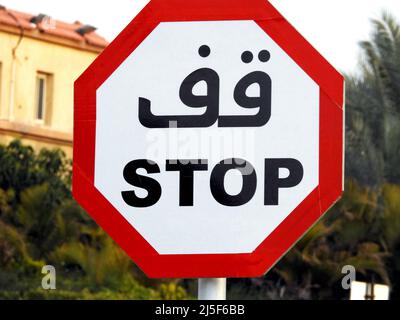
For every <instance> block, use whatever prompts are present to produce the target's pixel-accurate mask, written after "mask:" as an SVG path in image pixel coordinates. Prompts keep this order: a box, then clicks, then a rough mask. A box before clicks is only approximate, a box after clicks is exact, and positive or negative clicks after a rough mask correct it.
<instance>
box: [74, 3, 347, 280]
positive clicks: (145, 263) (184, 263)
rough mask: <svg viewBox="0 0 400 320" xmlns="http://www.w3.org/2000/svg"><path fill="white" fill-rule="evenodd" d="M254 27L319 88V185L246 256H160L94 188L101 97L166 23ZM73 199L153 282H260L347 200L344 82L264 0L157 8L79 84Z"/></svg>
mask: <svg viewBox="0 0 400 320" xmlns="http://www.w3.org/2000/svg"><path fill="white" fill-rule="evenodd" d="M213 20H219V21H220V20H254V21H255V22H256V23H257V24H258V25H259V26H260V28H262V29H263V30H264V31H265V32H266V33H267V34H268V35H269V36H270V37H271V38H272V39H273V40H274V41H275V42H276V43H278V44H279V45H280V47H281V48H282V49H283V50H284V51H285V52H286V53H287V54H288V55H289V56H290V57H291V58H292V59H293V60H294V61H295V62H296V63H297V64H298V65H299V66H300V67H301V68H302V69H303V70H304V71H305V72H306V73H307V74H308V75H309V76H310V77H311V78H312V79H313V80H314V81H315V82H316V83H317V84H318V85H319V86H320V143H319V148H320V156H319V185H318V187H317V188H316V189H315V190H313V192H311V194H310V195H309V196H308V197H307V198H306V199H305V200H304V201H303V202H302V203H301V204H300V205H299V206H298V207H297V208H296V209H295V210H294V211H293V212H292V213H291V214H290V215H289V216H288V217H287V218H286V219H285V220H284V221H283V222H282V223H281V224H280V225H279V226H278V227H277V228H276V229H275V230H274V231H273V232H272V233H271V234H270V235H269V236H268V237H267V238H266V239H265V240H264V241H263V242H262V243H261V244H260V245H259V246H258V247H257V249H256V250H254V251H253V252H252V253H247V254H187V255H186V254H185V255H161V254H159V253H158V252H157V251H156V250H155V249H154V248H153V247H152V246H151V245H150V244H149V243H148V242H147V241H146V240H145V239H144V238H143V237H142V236H141V235H140V234H139V232H138V231H137V230H135V229H134V227H133V226H132V225H130V224H129V223H128V222H127V221H126V220H125V218H123V216H122V215H121V214H120V213H119V212H118V211H117V210H116V209H115V208H114V207H113V206H112V205H111V204H110V203H109V201H108V200H107V199H106V198H105V197H104V196H103V195H102V194H101V193H100V192H99V191H98V190H97V189H96V187H95V186H94V164H95V133H96V91H97V88H99V87H100V86H101V85H102V84H103V83H104V81H105V80H106V79H107V78H108V77H109V76H110V75H111V74H112V73H113V72H114V70H115V69H117V68H118V66H119V65H120V64H121V63H122V62H123V61H124V60H125V59H126V58H127V57H128V56H129V55H130V53H132V52H133V51H134V50H135V49H136V48H137V47H138V46H139V45H140V43H142V41H143V40H144V39H145V38H146V37H147V36H148V35H149V34H150V33H151V32H152V31H153V30H154V29H155V28H156V27H157V26H158V24H159V23H161V22H171V21H213ZM74 103H75V107H74V111H75V113H74V152H73V156H74V158H73V195H74V197H75V199H76V200H77V201H78V203H79V204H80V205H81V206H82V207H83V208H84V209H85V210H86V211H87V212H88V213H89V214H90V215H91V216H92V217H93V218H94V219H95V221H96V222H97V223H98V224H99V225H100V226H101V227H102V228H103V229H104V230H105V231H106V232H107V233H108V234H109V235H110V236H111V237H112V238H113V239H114V240H115V241H116V242H117V243H118V244H119V246H121V248H122V249H124V250H125V252H126V253H127V254H128V255H129V256H130V257H131V258H132V260H133V261H134V262H135V263H136V264H137V265H138V266H139V267H140V268H141V269H142V270H143V271H144V272H145V273H146V275H147V276H149V277H151V278H199V277H201V278H203V277H204V278H210V277H258V276H262V275H263V274H265V273H266V272H267V271H268V270H269V269H270V268H272V267H273V265H274V264H275V263H276V262H277V261H278V260H279V259H280V258H281V257H282V256H283V255H284V254H285V253H286V252H287V251H288V250H289V249H290V248H291V247H292V246H293V245H294V244H295V243H296V242H297V241H298V239H300V238H301V236H302V235H303V234H304V233H305V232H307V230H308V229H309V228H310V227H312V226H313V225H314V223H316V222H317V221H318V220H319V219H320V218H321V217H322V215H323V214H324V213H325V212H326V211H327V210H328V209H329V208H330V207H331V206H332V205H333V204H334V203H335V202H336V201H337V200H338V199H339V198H340V196H341V194H342V191H343V145H344V139H343V114H344V79H343V76H342V75H341V74H340V73H338V72H337V71H336V70H335V69H334V68H333V67H332V66H331V65H330V64H329V63H328V62H327V61H326V60H325V59H324V58H323V57H322V56H321V55H320V54H319V53H318V52H317V51H316V50H315V49H314V48H313V47H312V46H311V45H310V44H309V43H308V42H307V41H306V40H305V39H304V38H303V37H302V36H301V35H300V34H299V33H298V32H297V31H296V30H295V29H294V28H293V27H292V26H291V25H290V24H289V23H288V22H287V21H286V20H285V19H284V18H283V17H282V15H281V14H280V13H279V12H278V11H277V10H276V9H275V8H274V7H273V6H272V5H271V4H270V3H269V2H267V1H265V0H246V1H244V0H190V1H188V0H168V1H165V0H152V1H151V2H150V3H149V4H148V5H147V6H146V7H145V8H144V9H143V10H142V11H141V12H140V13H139V15H138V16H136V18H135V19H134V20H133V21H132V22H131V23H130V24H129V25H128V26H127V27H126V28H125V29H124V30H123V31H122V33H121V34H120V35H119V36H118V37H117V38H116V39H115V40H114V41H113V42H112V43H111V44H110V45H109V46H108V47H107V48H106V49H105V50H104V51H103V52H102V54H100V56H99V57H98V58H97V59H96V60H95V61H94V62H93V63H92V64H91V65H90V66H89V68H88V69H87V70H86V71H85V72H84V73H83V74H82V75H81V76H80V77H79V79H78V80H77V81H76V82H75V96H74Z"/></svg>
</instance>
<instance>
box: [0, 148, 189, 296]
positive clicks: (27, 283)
mask: <svg viewBox="0 0 400 320" xmlns="http://www.w3.org/2000/svg"><path fill="white" fill-rule="evenodd" d="M0 170H1V171H0V299H186V298H188V297H189V296H188V294H187V293H186V291H185V289H183V288H182V287H181V286H179V285H177V284H176V283H164V282H161V281H158V282H157V281H155V282H153V283H150V284H149V283H145V281H143V276H142V275H141V273H140V272H139V271H138V270H137V268H136V267H135V266H134V264H133V263H132V261H131V260H130V258H129V257H128V256H127V255H126V254H125V253H124V252H123V251H122V250H121V249H120V248H119V247H118V246H117V245H116V244H115V243H114V242H113V241H112V240H111V238H110V237H108V236H107V235H106V234H105V233H104V232H103V231H102V230H101V229H100V228H99V227H98V226H97V225H96V223H95V222H94V221H93V220H92V219H91V218H90V217H89V216H88V215H87V214H86V212H85V211H84V210H82V208H81V207H80V206H79V205H78V204H77V203H76V202H75V201H74V200H73V199H72V197H71V192H70V187H71V163H70V161H69V160H67V159H66V158H65V154H64V153H63V152H61V151H59V150H47V149H42V150H41V151H40V152H39V153H35V152H34V151H33V149H32V148H30V147H27V146H24V145H22V144H21V142H19V141H13V142H11V143H10V144H9V145H8V146H0ZM46 264H51V265H54V266H55V267H56V270H57V282H56V283H57V289H56V290H50V291H48V290H44V289H42V288H41V280H42V277H43V275H42V274H41V269H42V267H43V266H44V265H46Z"/></svg>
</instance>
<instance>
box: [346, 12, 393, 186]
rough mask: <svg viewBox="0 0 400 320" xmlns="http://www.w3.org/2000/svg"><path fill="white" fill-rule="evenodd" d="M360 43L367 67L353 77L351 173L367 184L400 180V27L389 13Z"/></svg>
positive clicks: (349, 100)
mask: <svg viewBox="0 0 400 320" xmlns="http://www.w3.org/2000/svg"><path fill="white" fill-rule="evenodd" d="M372 23H373V32H372V35H371V39H370V40H369V41H363V42H361V43H360V46H361V49H362V58H363V60H362V63H361V72H360V74H358V75H353V76H348V77H347V112H346V117H347V122H346V138H347V142H348V147H347V150H346V155H347V160H348V161H347V163H346V165H347V174H348V176H351V177H353V178H356V179H357V181H359V182H360V183H361V184H364V185H370V186H378V185H380V184H381V183H383V182H384V181H387V182H391V183H400V166H399V165H398V164H399V161H400V123H399V121H400V26H399V24H398V23H397V21H396V19H395V18H394V17H393V16H392V15H390V14H388V13H383V14H382V18H381V20H373V21H372Z"/></svg>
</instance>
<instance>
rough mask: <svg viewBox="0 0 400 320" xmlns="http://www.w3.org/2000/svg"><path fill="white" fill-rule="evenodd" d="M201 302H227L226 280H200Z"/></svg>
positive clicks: (199, 293)
mask: <svg viewBox="0 0 400 320" xmlns="http://www.w3.org/2000/svg"><path fill="white" fill-rule="evenodd" d="M198 296H199V300H226V278H205V279H199V288H198Z"/></svg>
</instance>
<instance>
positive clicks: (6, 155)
mask: <svg viewBox="0 0 400 320" xmlns="http://www.w3.org/2000/svg"><path fill="white" fill-rule="evenodd" d="M271 2H272V3H273V4H274V5H275V6H276V7H277V8H278V9H279V10H280V11H281V13H282V14H283V15H285V16H286V17H287V18H288V20H289V21H290V22H291V23H292V24H293V25H294V26H295V27H296V28H297V29H298V30H299V31H300V32H301V33H302V34H303V35H304V36H305V37H306V38H307V39H308V40H309V41H310V42H311V43H312V44H313V45H314V46H315V47H316V49H317V50H319V51H320V52H321V53H322V54H323V55H324V56H325V57H326V58H327V59H328V60H329V61H330V62H331V63H332V64H333V65H334V66H335V67H336V68H338V69H339V70H340V71H341V72H342V73H343V74H344V75H345V76H346V188H345V193H344V196H343V198H342V200H341V201H340V202H339V203H338V204H336V205H335V206H334V207H333V208H332V209H331V210H330V212H328V213H327V215H326V216H325V218H323V219H322V220H321V221H320V222H319V223H318V224H317V225H316V226H315V227H314V228H313V229H312V230H311V231H309V232H308V233H307V235H306V236H305V237H304V238H303V239H302V240H301V241H300V242H299V243H297V245H296V246H295V247H294V248H293V249H292V250H291V251H290V252H289V253H288V254H287V255H286V256H285V258H283V259H282V260H281V261H280V262H279V263H278V264H277V265H276V266H275V267H274V268H273V269H272V270H271V271H270V272H269V273H268V274H267V275H266V276H264V277H263V278H257V279H229V281H228V292H227V295H228V299H341V300H343V299H349V297H350V291H349V290H348V288H346V287H345V286H344V285H343V279H344V277H345V276H346V275H347V274H346V273H343V270H344V269H343V268H344V267H346V266H350V267H353V268H354V270H355V272H356V274H355V275H356V279H357V281H360V282H363V283H364V284H365V287H366V288H367V284H381V285H385V286H386V287H385V288H389V289H390V299H399V298H400V21H399V20H398V19H399V17H400V3H399V1H398V0H383V1H378V0H367V1H361V0H354V1H351V2H350V1H344V0H337V1H332V2H329V3H326V1H317V0H274V1H271ZM146 3H147V1H143V0H139V1H130V0H121V1H118V2H117V3H116V4H115V5H113V6H111V4H110V3H109V2H108V1H107V2H106V1H103V2H100V1H93V0H88V1H77V0H70V1H68V2H65V3H60V2H55V1H51V0H37V1H32V0H10V1H5V0H0V299H193V298H195V297H196V288H197V283H196V281H195V280H184V279H177V280H149V279H147V277H146V276H145V275H144V274H143V273H142V272H141V271H140V270H139V269H138V268H137V267H136V266H135V265H134V264H133V262H131V260H130V259H129V257H128V256H127V255H126V254H125V253H124V252H123V251H122V250H121V249H119V247H118V246H117V245H116V244H115V243H114V242H113V241H112V240H111V238H109V237H108V235H106V234H105V233H104V232H103V231H102V230H101V229H100V228H99V227H98V226H97V225H96V223H95V222H94V221H93V220H92V219H91V218H90V216H89V215H88V214H87V213H86V212H84V211H83V210H82V209H81V208H80V207H79V206H78V205H77V203H76V202H75V201H74V200H73V199H72V196H71V157H72V143H73V141H72V128H73V82H74V81H75V79H76V78H77V77H78V76H79V75H80V74H81V73H82V72H83V71H84V70H85V69H86V68H87V67H88V66H89V64H90V63H91V62H92V61H93V60H94V59H95V58H96V57H97V55H98V54H100V53H101V51H102V50H103V49H104V48H105V47H106V46H107V45H108V43H109V42H110V41H112V40H113V39H114V37H115V36H116V35H117V34H118V33H119V32H120V31H121V30H122V29H123V28H124V27H125V26H126V24H127V23H129V22H130V20H131V19H132V18H133V17H134V16H135V15H136V14H137V13H138V12H139V10H140V9H141V8H142V7H143V6H144V5H146ZM96 27H97V28H96ZM45 265H53V266H54V267H55V269H56V271H57V278H56V279H57V281H56V283H57V289H56V290H44V289H43V288H42V278H43V276H44V275H43V274H42V268H43V266H45ZM362 290H363V289H362ZM366 290H367V291H368V289H366ZM366 296H368V295H367V294H366ZM364 298H365V297H364ZM366 298H368V297H366ZM369 298H371V297H369Z"/></svg>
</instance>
